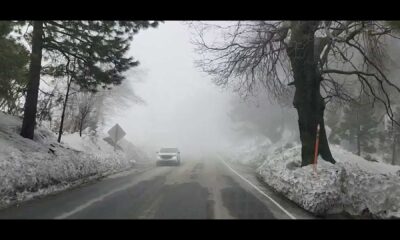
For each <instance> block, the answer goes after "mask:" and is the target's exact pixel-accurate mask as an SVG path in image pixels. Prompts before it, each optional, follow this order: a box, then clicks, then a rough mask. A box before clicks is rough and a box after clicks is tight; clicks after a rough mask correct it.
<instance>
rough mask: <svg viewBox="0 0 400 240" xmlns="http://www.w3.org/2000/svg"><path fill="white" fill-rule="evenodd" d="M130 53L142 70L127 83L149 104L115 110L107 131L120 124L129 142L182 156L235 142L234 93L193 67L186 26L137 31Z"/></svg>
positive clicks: (177, 24)
mask: <svg viewBox="0 0 400 240" xmlns="http://www.w3.org/2000/svg"><path fill="white" fill-rule="evenodd" d="M130 51H131V54H132V56H134V57H135V58H136V59H137V60H139V61H140V65H139V66H138V67H136V68H135V69H134V70H133V71H131V72H129V73H128V78H127V81H128V82H129V84H131V85H132V87H133V89H134V91H135V93H136V94H137V95H138V96H139V97H140V98H142V99H143V100H144V101H145V104H133V103H132V104H131V105H130V106H129V107H125V108H121V109H119V110H118V111H114V112H113V116H112V117H111V118H108V119H109V120H108V121H107V124H106V126H107V128H110V127H111V126H112V125H114V124H115V123H119V124H120V125H121V126H122V128H123V129H124V130H125V131H126V132H127V135H126V138H127V139H128V140H129V141H131V142H132V143H134V144H136V145H138V146H141V147H143V148H144V149H146V150H147V151H149V152H154V151H157V150H158V148H160V147H164V146H165V147H175V146H176V147H178V148H180V149H181V152H182V154H184V153H186V154H188V153H190V154H198V153H202V152H204V151H215V150H218V149H223V148H225V147H226V146H227V145H229V144H230V143H231V142H232V136H233V134H234V133H233V129H232V128H231V126H230V124H229V123H230V120H229V117H228V112H229V110H230V109H229V103H230V99H231V95H232V94H230V93H229V92H227V91H223V90H221V89H219V88H217V87H216V86H214V85H213V83H212V82H211V79H210V78H209V77H208V76H207V75H206V74H204V73H201V72H200V70H198V69H196V68H195V66H194V58H195V53H194V52H193V46H192V45H191V43H190V33H189V31H188V29H187V26H186V25H184V24H182V23H181V22H170V21H167V22H165V23H163V24H161V25H160V26H159V27H158V28H156V29H149V30H146V31H142V32H139V33H138V34H137V35H136V36H135V38H134V40H133V43H132V47H131V50H130Z"/></svg>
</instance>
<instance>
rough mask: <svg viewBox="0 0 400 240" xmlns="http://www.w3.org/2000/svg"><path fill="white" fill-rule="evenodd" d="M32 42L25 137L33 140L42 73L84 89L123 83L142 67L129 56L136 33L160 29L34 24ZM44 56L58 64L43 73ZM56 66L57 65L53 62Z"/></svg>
mask: <svg viewBox="0 0 400 240" xmlns="http://www.w3.org/2000/svg"><path fill="white" fill-rule="evenodd" d="M31 25H32V26H33V29H32V32H31V34H29V35H28V39H27V40H28V41H29V42H30V43H31V46H32V52H31V59H30V68H29V75H28V86H27V95H26V100H25V106H24V119H23V123H22V129H21V136H23V137H26V138H30V139H33V135H34V127H35V120H36V112H37V102H38V91H39V83H40V76H41V74H48V75H58V76H61V75H64V76H68V78H69V79H70V81H73V82H74V83H76V84H78V85H79V86H80V87H82V88H84V89H88V90H92V91H95V90H96V89H97V87H98V86H99V85H100V86H103V87H106V86H107V85H109V84H119V83H121V81H122V80H123V79H124V76H123V73H124V72H125V71H127V70H128V69H130V68H131V67H134V66H136V65H137V64H138V62H137V61H134V60H133V58H132V57H126V53H127V51H128V50H129V44H130V41H131V39H132V37H133V34H135V33H137V32H138V31H139V30H140V29H143V28H148V27H156V26H157V22H149V21H33V22H31ZM42 56H45V57H48V56H56V57H57V60H56V61H55V62H56V64H55V65H54V66H53V67H50V68H48V69H46V71H42ZM53 63H54V62H53Z"/></svg>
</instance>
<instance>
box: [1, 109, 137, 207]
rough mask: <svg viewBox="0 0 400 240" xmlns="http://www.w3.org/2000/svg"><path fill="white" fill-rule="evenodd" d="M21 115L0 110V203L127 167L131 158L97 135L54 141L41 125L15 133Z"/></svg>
mask: <svg viewBox="0 0 400 240" xmlns="http://www.w3.org/2000/svg"><path fill="white" fill-rule="evenodd" d="M20 126H21V119H19V118H17V117H13V116H9V115H6V114H4V113H2V112H0V179H1V181H0V207H4V206H7V205H9V204H12V203H15V202H19V201H24V200H28V199H30V198H32V197H35V196H41V195H45V194H49V193H52V192H56V191H59V190H64V189H66V188H68V187H71V186H73V185H76V184H79V183H82V182H85V181H87V180H90V179H96V178H99V177H103V176H106V175H109V174H112V173H116V172H120V171H123V170H127V169H129V168H131V167H132V166H133V165H134V162H135V161H134V160H133V159H130V158H129V157H126V155H125V153H124V152H123V151H121V150H117V151H116V152H114V149H113V147H112V146H110V145H109V144H108V143H106V142H105V141H104V140H102V139H101V138H95V137H91V136H84V137H83V138H80V137H79V136H78V135H77V134H72V135H65V136H63V139H62V142H66V143H65V144H64V143H63V144H59V143H57V141H56V136H55V134H54V133H52V132H50V131H49V130H47V129H45V128H40V127H39V128H37V129H36V130H35V136H34V140H33V141H32V140H30V139H26V138H23V137H21V136H20V135H19V132H20Z"/></svg>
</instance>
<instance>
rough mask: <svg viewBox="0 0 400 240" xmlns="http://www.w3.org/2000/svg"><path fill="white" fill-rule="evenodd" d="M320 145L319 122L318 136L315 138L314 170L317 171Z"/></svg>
mask: <svg viewBox="0 0 400 240" xmlns="http://www.w3.org/2000/svg"><path fill="white" fill-rule="evenodd" d="M318 147H319V124H318V125H317V137H316V139H315V148H314V151H315V152H314V172H315V173H317V160H318Z"/></svg>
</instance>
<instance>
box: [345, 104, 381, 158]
mask: <svg viewBox="0 0 400 240" xmlns="http://www.w3.org/2000/svg"><path fill="white" fill-rule="evenodd" d="M343 114H344V115H343V121H342V122H341V123H340V127H339V130H338V132H339V133H338V134H339V136H340V137H341V138H342V139H346V140H348V141H349V142H350V144H351V145H353V146H356V149H357V150H356V153H357V155H359V156H361V155H362V153H363V152H366V153H374V152H376V148H375V141H376V140H377V137H378V132H377V127H378V121H377V120H376V119H375V117H374V108H373V107H372V105H371V104H368V103H365V102H364V103H358V102H355V101H352V102H349V103H348V104H347V106H346V107H345V108H344V110H343Z"/></svg>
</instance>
